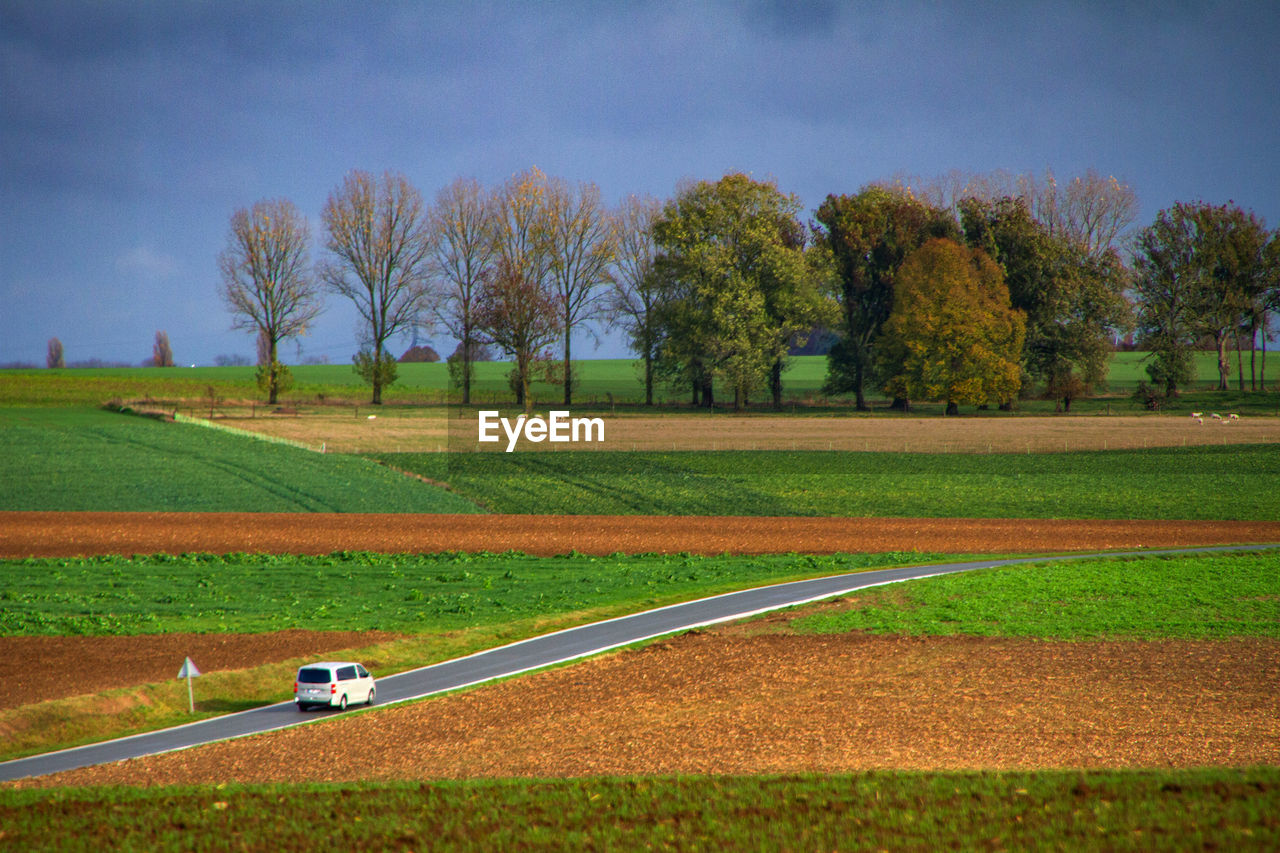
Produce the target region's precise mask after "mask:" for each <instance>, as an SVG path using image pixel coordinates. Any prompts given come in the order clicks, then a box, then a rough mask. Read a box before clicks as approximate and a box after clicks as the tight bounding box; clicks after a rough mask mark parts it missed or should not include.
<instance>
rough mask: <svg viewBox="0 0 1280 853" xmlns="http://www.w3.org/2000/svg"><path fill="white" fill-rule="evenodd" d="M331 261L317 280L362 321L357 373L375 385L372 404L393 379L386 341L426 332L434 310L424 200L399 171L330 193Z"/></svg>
mask: <svg viewBox="0 0 1280 853" xmlns="http://www.w3.org/2000/svg"><path fill="white" fill-rule="evenodd" d="M321 217H322V218H323V220H324V223H325V227H326V229H327V230H328V235H329V236H328V240H327V242H326V244H325V245H326V247H327V248H328V249H329V251H330V252H331V253H332V255H333V258H332V259H331V260H330V261H328V262H326V263H324V264H323V265H322V266H321V269H320V277H321V280H322V281H323V282H324V284H325V286H326V287H328V288H329V289H330V290H332V291H333V292H334V293H338V294H341V295H342V296H345V297H347V298H348V299H350V300H351V301H352V303H354V304H355V306H356V310H357V311H359V312H360V316H361V319H362V325H363V330H362V341H361V344H362V348H361V351H360V352H359V353H358V354H357V355H356V357H355V359H353V360H354V362H355V368H356V372H358V373H360V374H361V375H362V376H364V378H365V380H366V381H367V382H369V383H370V384H371V385H372V386H373V403H374V404H381V403H382V388H383V386H384V385H389V384H390V383H391V382H393V381H395V366H396V361H395V358H394V357H393V356H392V355H391V354H390V353H389V352H387V343H388V341H389V340H390V339H391V338H392V337H393V336H395V335H396V334H398V333H400V332H404V331H407V330H409V329H412V328H414V327H425V326H426V321H427V317H428V315H429V313H430V311H431V310H432V308H433V304H432V303H433V291H432V288H431V277H430V258H431V245H432V241H431V230H430V228H429V223H428V216H427V211H426V209H425V207H424V205H423V202H422V196H421V194H420V193H419V192H418V190H417V189H415V188H414V187H413V185H412V184H410V183H409V181H408V180H407V179H406V178H405V177H404V176H403V175H400V174H396V173H392V172H387V173H385V174H384V175H383V176H382V177H381V178H375V177H374V176H373V175H371V174H369V173H368V172H363V171H359V170H356V171H353V172H351V173H350V174H348V175H347V177H346V178H345V179H344V180H343V182H342V185H341V186H340V187H338V188H337V189H336V190H334V191H333V192H332V193H330V195H329V200H328V201H327V202H326V203H325V206H324V211H323V213H322V214H321Z"/></svg>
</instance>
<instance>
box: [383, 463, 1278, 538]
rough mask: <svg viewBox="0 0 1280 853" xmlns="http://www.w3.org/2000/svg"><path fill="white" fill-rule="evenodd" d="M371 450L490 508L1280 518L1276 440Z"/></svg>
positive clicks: (581, 511) (506, 510) (582, 512)
mask: <svg viewBox="0 0 1280 853" xmlns="http://www.w3.org/2000/svg"><path fill="white" fill-rule="evenodd" d="M372 458H375V459H378V460H379V461H383V462H385V463H387V464H388V465H391V466H393V467H396V468H400V469H403V470H408V471H418V472H421V473H424V474H429V475H430V476H433V477H438V478H441V479H444V480H445V481H447V482H448V483H449V484H450V487H451V488H452V489H453V491H454V492H455V493H456V494H457V495H459V496H462V497H466V498H468V499H470V500H473V501H475V502H476V503H478V504H479V505H481V506H483V507H484V508H485V509H487V510H489V511H491V512H504V513H552V514H568V515H595V514H605V515H612V514H621V515H628V514H659V515H802V516H803V515H825V516H881V517H930V518H950V517H960V518H1135V519H1257V520H1267V519H1275V518H1280V490H1278V489H1276V483H1277V482H1280V449H1277V448H1276V447H1275V446H1273V445H1258V446H1250V445H1243V446H1231V447H1186V448H1181V447H1179V448H1162V449H1152V450H1145V451H1140V450H1133V451H1130V450H1125V451H1119V450H1117V451H1096V452H1080V453H1037V454H1016V453H1015V454H976V455H975V454H934V453H927V454H926V453H920V454H916V453H850V452H826V451H799V452H789V451H719V452H711V451H707V452H701V451H688V452H675V453H654V452H626V451H590V452H585V451H584V452H563V453H472V454H451V455H450V456H449V457H448V459H447V462H446V470H445V472H444V473H443V474H442V473H441V472H440V469H439V466H440V464H441V460H440V457H439V455H438V454H407V453H406V454H379V455H375V456H373V457H372Z"/></svg>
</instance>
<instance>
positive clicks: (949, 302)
mask: <svg viewBox="0 0 1280 853" xmlns="http://www.w3.org/2000/svg"><path fill="white" fill-rule="evenodd" d="M1024 333H1025V318H1024V316H1023V314H1022V312H1021V311H1017V310H1015V309H1013V308H1012V307H1010V305H1009V290H1008V288H1007V287H1006V286H1005V284H1004V274H1003V273H1002V272H1001V270H1000V267H999V266H997V265H996V263H995V262H994V261H992V260H991V258H990V257H989V256H988V255H987V254H986V253H985V252H983V251H981V250H978V249H969V248H966V247H964V246H961V245H960V244H958V243H956V242H954V241H952V240H947V239H943V238H935V239H933V240H930V241H929V242H927V243H925V244H924V245H923V246H921V247H920V248H919V249H917V250H916V251H914V252H912V253H911V254H910V255H908V256H907V259H906V260H905V261H904V262H903V264H902V267H901V268H900V269H899V271H898V275H897V278H896V282H895V287H894V298H893V310H892V312H891V313H890V315H889V318H888V319H887V320H886V321H885V324H884V344H883V346H882V347H881V349H880V352H879V354H878V358H880V359H881V360H882V362H883V364H882V367H881V370H882V375H885V376H886V377H887V379H886V380H885V391H886V392H888V393H891V394H894V395H900V396H906V397H917V398H924V399H930V400H944V401H946V404H947V414H955V413H956V412H957V411H958V410H959V406H960V405H962V404H971V405H983V404H986V403H991V402H997V403H1003V402H1005V401H1008V400H1011V399H1013V398H1014V396H1015V395H1016V394H1017V393H1018V387H1019V384H1020V382H1021V378H1020V374H1021V369H1020V367H1019V364H1018V359H1019V356H1020V354H1021V352H1022V343H1023V335H1024ZM890 371H896V372H893V373H890Z"/></svg>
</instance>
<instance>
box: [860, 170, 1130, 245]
mask: <svg viewBox="0 0 1280 853" xmlns="http://www.w3.org/2000/svg"><path fill="white" fill-rule="evenodd" d="M877 186H882V187H884V188H886V189H891V190H896V191H900V192H906V193H909V194H911V195H912V196H914V197H916V198H918V199H920V200H922V201H924V202H926V203H928V204H930V205H932V206H933V207H936V208H938V209H940V210H946V211H950V212H951V215H952V216H954V217H956V218H957V219H959V214H960V202H962V201H964V200H965V199H968V198H973V199H977V200H978V201H982V202H995V201H998V200H1000V199H1001V198H1005V197H1008V198H1020V199H1022V200H1023V201H1024V202H1026V205H1027V209H1028V210H1030V211H1031V213H1032V214H1033V215H1034V216H1035V218H1036V219H1038V220H1039V221H1040V222H1042V223H1044V224H1045V226H1046V227H1047V228H1048V229H1049V233H1050V235H1059V236H1064V237H1067V238H1068V239H1070V240H1072V241H1074V242H1076V243H1078V244H1079V245H1080V246H1082V247H1083V248H1084V249H1085V251H1087V252H1088V253H1089V254H1090V255H1092V256H1093V257H1096V258H1100V257H1102V256H1103V255H1104V254H1106V252H1107V250H1108V249H1111V248H1116V247H1117V243H1118V242H1119V241H1120V239H1121V237H1122V236H1123V235H1124V234H1125V232H1126V231H1128V229H1129V228H1130V227H1131V226H1132V225H1133V223H1134V222H1136V221H1137V218H1138V196H1137V193H1135V192H1134V190H1133V188H1132V187H1131V186H1129V185H1128V184H1126V183H1122V182H1121V181H1120V180H1118V179H1117V178H1115V177H1112V176H1107V177H1105V178H1104V177H1103V176H1102V175H1100V174H1099V173H1098V172H1097V170H1095V169H1092V168H1091V169H1089V170H1087V171H1086V172H1085V173H1084V175H1081V176H1078V177H1075V178H1071V179H1070V180H1069V181H1066V182H1065V183H1063V182H1060V181H1059V180H1058V179H1057V177H1055V175H1054V174H1053V171H1052V170H1050V169H1046V170H1045V173H1044V177H1043V178H1040V177H1038V176H1036V175H1035V174H1034V173H1033V172H1025V173H1022V174H1017V175H1015V174H1013V173H1012V172H1009V171H1006V170H1004V169H997V170H995V171H993V172H986V173H973V172H963V171H961V170H959V169H952V170H951V171H950V172H946V173H944V174H941V175H936V176H934V177H931V178H924V177H920V176H918V175H904V174H897V175H894V177H893V178H891V179H890V180H888V181H880V182H878V183H877Z"/></svg>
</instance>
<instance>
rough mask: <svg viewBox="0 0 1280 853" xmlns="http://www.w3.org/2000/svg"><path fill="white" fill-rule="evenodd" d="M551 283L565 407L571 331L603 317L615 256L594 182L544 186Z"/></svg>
mask: <svg viewBox="0 0 1280 853" xmlns="http://www.w3.org/2000/svg"><path fill="white" fill-rule="evenodd" d="M546 206H547V219H548V226H549V235H548V236H549V242H550V246H549V251H550V256H551V284H552V292H553V293H554V294H555V297H556V302H557V309H558V311H559V314H560V320H559V324H560V327H561V330H562V332H563V335H564V338H563V340H564V404H565V405H566V406H568V405H571V404H572V402H573V385H574V377H573V366H572V360H571V355H572V353H571V349H570V341H571V339H572V337H573V330H574V329H575V328H577V327H579V326H580V325H581V324H583V323H584V322H586V321H588V320H595V319H598V318H600V317H601V316H602V315H603V312H604V307H605V303H604V296H605V292H604V290H603V288H602V285H604V284H606V283H608V281H609V274H610V269H609V268H610V265H611V264H612V263H613V258H614V253H615V252H616V244H617V238H616V235H615V234H614V223H613V219H612V217H610V216H609V213H608V211H607V210H606V209H605V207H604V205H603V204H601V202H600V189H599V187H597V186H596V185H595V184H592V183H581V184H578V186H577V187H573V186H571V185H570V184H569V183H568V182H567V181H564V180H561V179H552V180H551V181H549V182H548V185H547V195H546Z"/></svg>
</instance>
